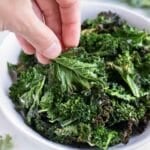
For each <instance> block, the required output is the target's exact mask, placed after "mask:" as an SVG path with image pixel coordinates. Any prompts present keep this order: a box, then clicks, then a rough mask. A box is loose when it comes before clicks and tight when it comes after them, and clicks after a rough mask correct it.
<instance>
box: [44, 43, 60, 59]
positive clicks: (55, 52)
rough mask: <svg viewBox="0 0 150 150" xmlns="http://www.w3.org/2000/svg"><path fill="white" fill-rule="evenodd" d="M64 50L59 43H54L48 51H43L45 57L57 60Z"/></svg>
mask: <svg viewBox="0 0 150 150" xmlns="http://www.w3.org/2000/svg"><path fill="white" fill-rule="evenodd" d="M61 51H62V48H61V45H60V44H59V43H58V42H53V43H52V44H51V45H50V46H49V47H48V48H47V49H46V50H44V51H42V54H43V56H44V57H46V58H49V59H55V58H57V57H58V56H59V55H60V54H61Z"/></svg>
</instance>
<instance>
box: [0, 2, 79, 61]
mask: <svg viewBox="0 0 150 150" xmlns="http://www.w3.org/2000/svg"><path fill="white" fill-rule="evenodd" d="M0 30H1V31H2V30H10V31H12V32H14V33H15V34H16V36H17V38H18V40H19V42H20V44H21V46H22V48H23V50H24V52H25V53H26V54H35V55H36V57H37V59H38V61H39V62H40V63H42V64H47V63H49V60H51V59H55V58H56V57H57V56H59V55H60V54H61V52H62V49H65V48H69V47H74V46H77V45H78V43H79V38H80V10H79V0H32V1H31V0H1V1H0Z"/></svg>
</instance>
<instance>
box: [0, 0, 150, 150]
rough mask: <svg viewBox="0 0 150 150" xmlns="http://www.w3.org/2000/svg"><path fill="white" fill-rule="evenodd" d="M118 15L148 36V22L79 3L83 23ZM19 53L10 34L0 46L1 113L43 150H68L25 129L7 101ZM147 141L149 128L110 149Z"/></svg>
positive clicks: (120, 11)
mask: <svg viewBox="0 0 150 150" xmlns="http://www.w3.org/2000/svg"><path fill="white" fill-rule="evenodd" d="M108 10H111V11H112V12H116V13H118V14H119V15H120V16H121V17H122V18H123V19H125V20H127V21H128V22H129V23H130V24H131V25H134V26H136V27H138V28H141V29H145V30H147V31H149V32H150V20H149V19H148V18H145V17H143V16H141V15H139V14H136V13H134V12H132V11H130V10H127V9H124V8H121V7H118V6H115V5H109V4H102V3H90V2H86V3H82V19H83V20H84V19H85V18H92V17H95V16H96V14H97V13H99V12H100V11H108ZM19 53H20V46H19V44H18V42H17V41H16V39H15V37H14V35H13V34H10V35H9V36H8V37H7V38H6V39H5V41H4V42H3V44H2V45H1V46H0V103H1V105H0V109H1V111H2V112H3V113H4V114H5V116H6V117H7V118H8V119H9V120H10V121H11V122H12V123H13V124H14V125H15V126H16V128H17V129H18V130H19V131H20V132H22V133H23V134H25V135H26V136H27V137H28V138H29V139H31V140H33V141H34V142H35V143H40V144H41V146H42V150H71V148H67V147H65V146H62V145H59V144H56V143H53V142H50V141H48V140H46V139H44V138H42V137H41V136H40V135H39V134H37V133H36V132H34V131H33V130H31V129H30V128H29V127H28V126H26V125H25V124H24V122H23V120H22V119H21V117H20V116H19V115H18V113H17V112H16V111H15V109H14V107H13V104H12V102H11V100H10V99H9V97H8V88H9V86H10V85H11V80H10V77H9V75H8V70H7V62H11V63H17V58H18V55H19ZM149 141H150V126H149V127H148V128H147V129H146V131H145V132H144V133H143V134H141V135H139V136H136V137H134V138H132V139H131V141H130V142H129V143H128V144H127V145H122V144H120V145H117V146H115V147H113V148H112V149H117V150H118V149H122V150H123V149H124V150H126V149H128V150H131V149H138V148H139V147H142V146H144V145H145V144H146V143H148V142H149Z"/></svg>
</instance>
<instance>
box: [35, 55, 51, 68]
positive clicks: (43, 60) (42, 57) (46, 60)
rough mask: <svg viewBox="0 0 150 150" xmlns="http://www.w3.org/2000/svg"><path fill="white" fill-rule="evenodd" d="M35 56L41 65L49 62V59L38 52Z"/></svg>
mask: <svg viewBox="0 0 150 150" xmlns="http://www.w3.org/2000/svg"><path fill="white" fill-rule="evenodd" d="M36 58H37V60H38V62H39V63H41V64H43V65H47V64H49V63H50V61H49V59H48V58H46V57H44V56H43V55H42V54H40V53H36Z"/></svg>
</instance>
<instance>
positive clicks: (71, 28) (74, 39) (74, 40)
mask: <svg viewBox="0 0 150 150" xmlns="http://www.w3.org/2000/svg"><path fill="white" fill-rule="evenodd" d="M63 31H64V32H63V43H64V45H65V47H67V48H71V47H77V46H78V45H79V41H80V31H81V25H80V23H75V24H70V25H67V26H63Z"/></svg>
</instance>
